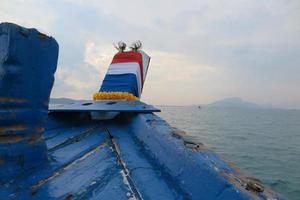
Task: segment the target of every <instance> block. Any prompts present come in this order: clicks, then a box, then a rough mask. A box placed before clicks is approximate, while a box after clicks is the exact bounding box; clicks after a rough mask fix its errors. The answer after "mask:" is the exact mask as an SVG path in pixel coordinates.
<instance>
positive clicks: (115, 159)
mask: <svg viewBox="0 0 300 200" xmlns="http://www.w3.org/2000/svg"><path fill="white" fill-rule="evenodd" d="M67 116H69V117H66V114H64V115H61V116H59V114H56V116H51V115H50V117H49V119H48V124H47V127H46V131H45V134H44V138H45V140H46V143H47V147H48V157H49V162H48V163H46V164H45V165H43V166H40V168H39V169H36V170H33V171H30V172H28V173H27V174H25V175H24V176H22V177H19V178H18V179H16V180H14V181H12V182H10V183H7V184H5V186H4V187H1V189H0V196H1V197H4V196H7V197H8V198H10V199H142V198H143V199H161V198H163V199H183V198H184V195H183V194H182V193H181V192H178V191H177V189H176V188H175V187H174V185H172V184H171V183H170V182H168V181H167V179H165V177H163V176H162V174H161V171H160V170H158V169H157V167H156V166H155V165H153V164H152V163H151V162H150V161H149V160H148V159H146V157H145V155H144V149H143V146H141V144H139V143H138V142H137V141H136V140H134V139H133V137H130V136H129V134H130V130H128V128H127V127H122V126H118V125H117V124H116V123H111V122H108V121H91V120H88V119H86V118H85V117H83V118H82V117H76V118H75V119H74V115H71V114H69V115H67ZM129 171H130V174H129ZM137 185H138V187H137Z"/></svg>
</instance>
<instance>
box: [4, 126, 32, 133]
mask: <svg viewBox="0 0 300 200" xmlns="http://www.w3.org/2000/svg"><path fill="white" fill-rule="evenodd" d="M26 128H27V126H26V125H25V124H16V125H12V126H2V127H0V134H1V133H5V132H8V131H22V130H24V129H26Z"/></svg>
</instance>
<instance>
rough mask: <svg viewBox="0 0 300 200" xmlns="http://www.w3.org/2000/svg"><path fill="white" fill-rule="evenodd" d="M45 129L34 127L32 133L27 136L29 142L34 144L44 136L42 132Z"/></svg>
mask: <svg viewBox="0 0 300 200" xmlns="http://www.w3.org/2000/svg"><path fill="white" fill-rule="evenodd" d="M44 131H45V128H44V127H37V128H35V129H33V131H32V133H31V134H30V135H29V136H27V141H28V143H29V144H34V143H35V142H36V141H37V140H39V139H40V138H41V136H42V133H43V132H44Z"/></svg>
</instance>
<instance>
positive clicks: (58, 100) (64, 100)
mask: <svg viewBox="0 0 300 200" xmlns="http://www.w3.org/2000/svg"><path fill="white" fill-rule="evenodd" d="M77 101H82V100H75V99H70V98H50V103H51V104H64V103H74V102H77Z"/></svg>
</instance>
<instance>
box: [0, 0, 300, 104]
mask: <svg viewBox="0 0 300 200" xmlns="http://www.w3.org/2000/svg"><path fill="white" fill-rule="evenodd" d="M0 1H1V12H0V19H1V21H12V22H15V23H19V24H21V25H24V26H27V27H37V28H38V29H39V30H41V31H43V32H46V33H49V34H51V35H53V36H54V37H55V38H56V40H57V41H58V42H59V44H60V55H59V69H58V72H57V75H56V82H55V86H54V89H53V93H52V95H53V96H69V97H72V98H80V99H82V98H90V97H91V94H92V93H93V92H95V91H97V90H98V89H99V86H100V84H101V81H102V79H103V77H104V74H105V72H106V70H107V67H108V65H109V63H110V60H111V58H112V56H113V54H114V52H115V50H114V48H113V46H112V43H113V42H117V41H119V40H124V41H126V42H127V43H130V42H131V41H134V40H137V39H139V40H142V41H143V44H144V48H145V51H146V52H148V53H149V54H150V56H151V57H152V60H151V65H150V71H149V74H148V77H147V81H146V85H145V88H144V93H143V100H144V101H146V102H149V103H155V104H195V103H208V102H210V101H213V100H216V99H219V98H222V97H230V96H241V97H245V98H247V99H250V100H252V101H254V102H257V103H269V104H280V105H284V106H285V107H298V108H300V97H299V96H298V95H296V93H298V92H297V88H298V85H300V80H299V78H298V74H299V73H300V68H299V65H300V38H299V35H300V23H299V19H300V13H299V8H300V2H299V1H298V0H278V1H272V0H267V1H259V0H241V1H225V0H221V1H220V0H203V1H198V0H189V1H181V0H177V1H174V0H172V1H171V0H166V1H158V0H152V1H145V0H133V1H131V2H130V3H129V2H123V1H118V2H116V1H111V0H101V1H98V0H91V1H88V2H86V1H83V0H64V1H58V0H52V1H34V0H29V1H26V2H25V1H20V0H11V1H3V0H0ZM266 94H267V95H266ZM281 94H284V95H281Z"/></svg>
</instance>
